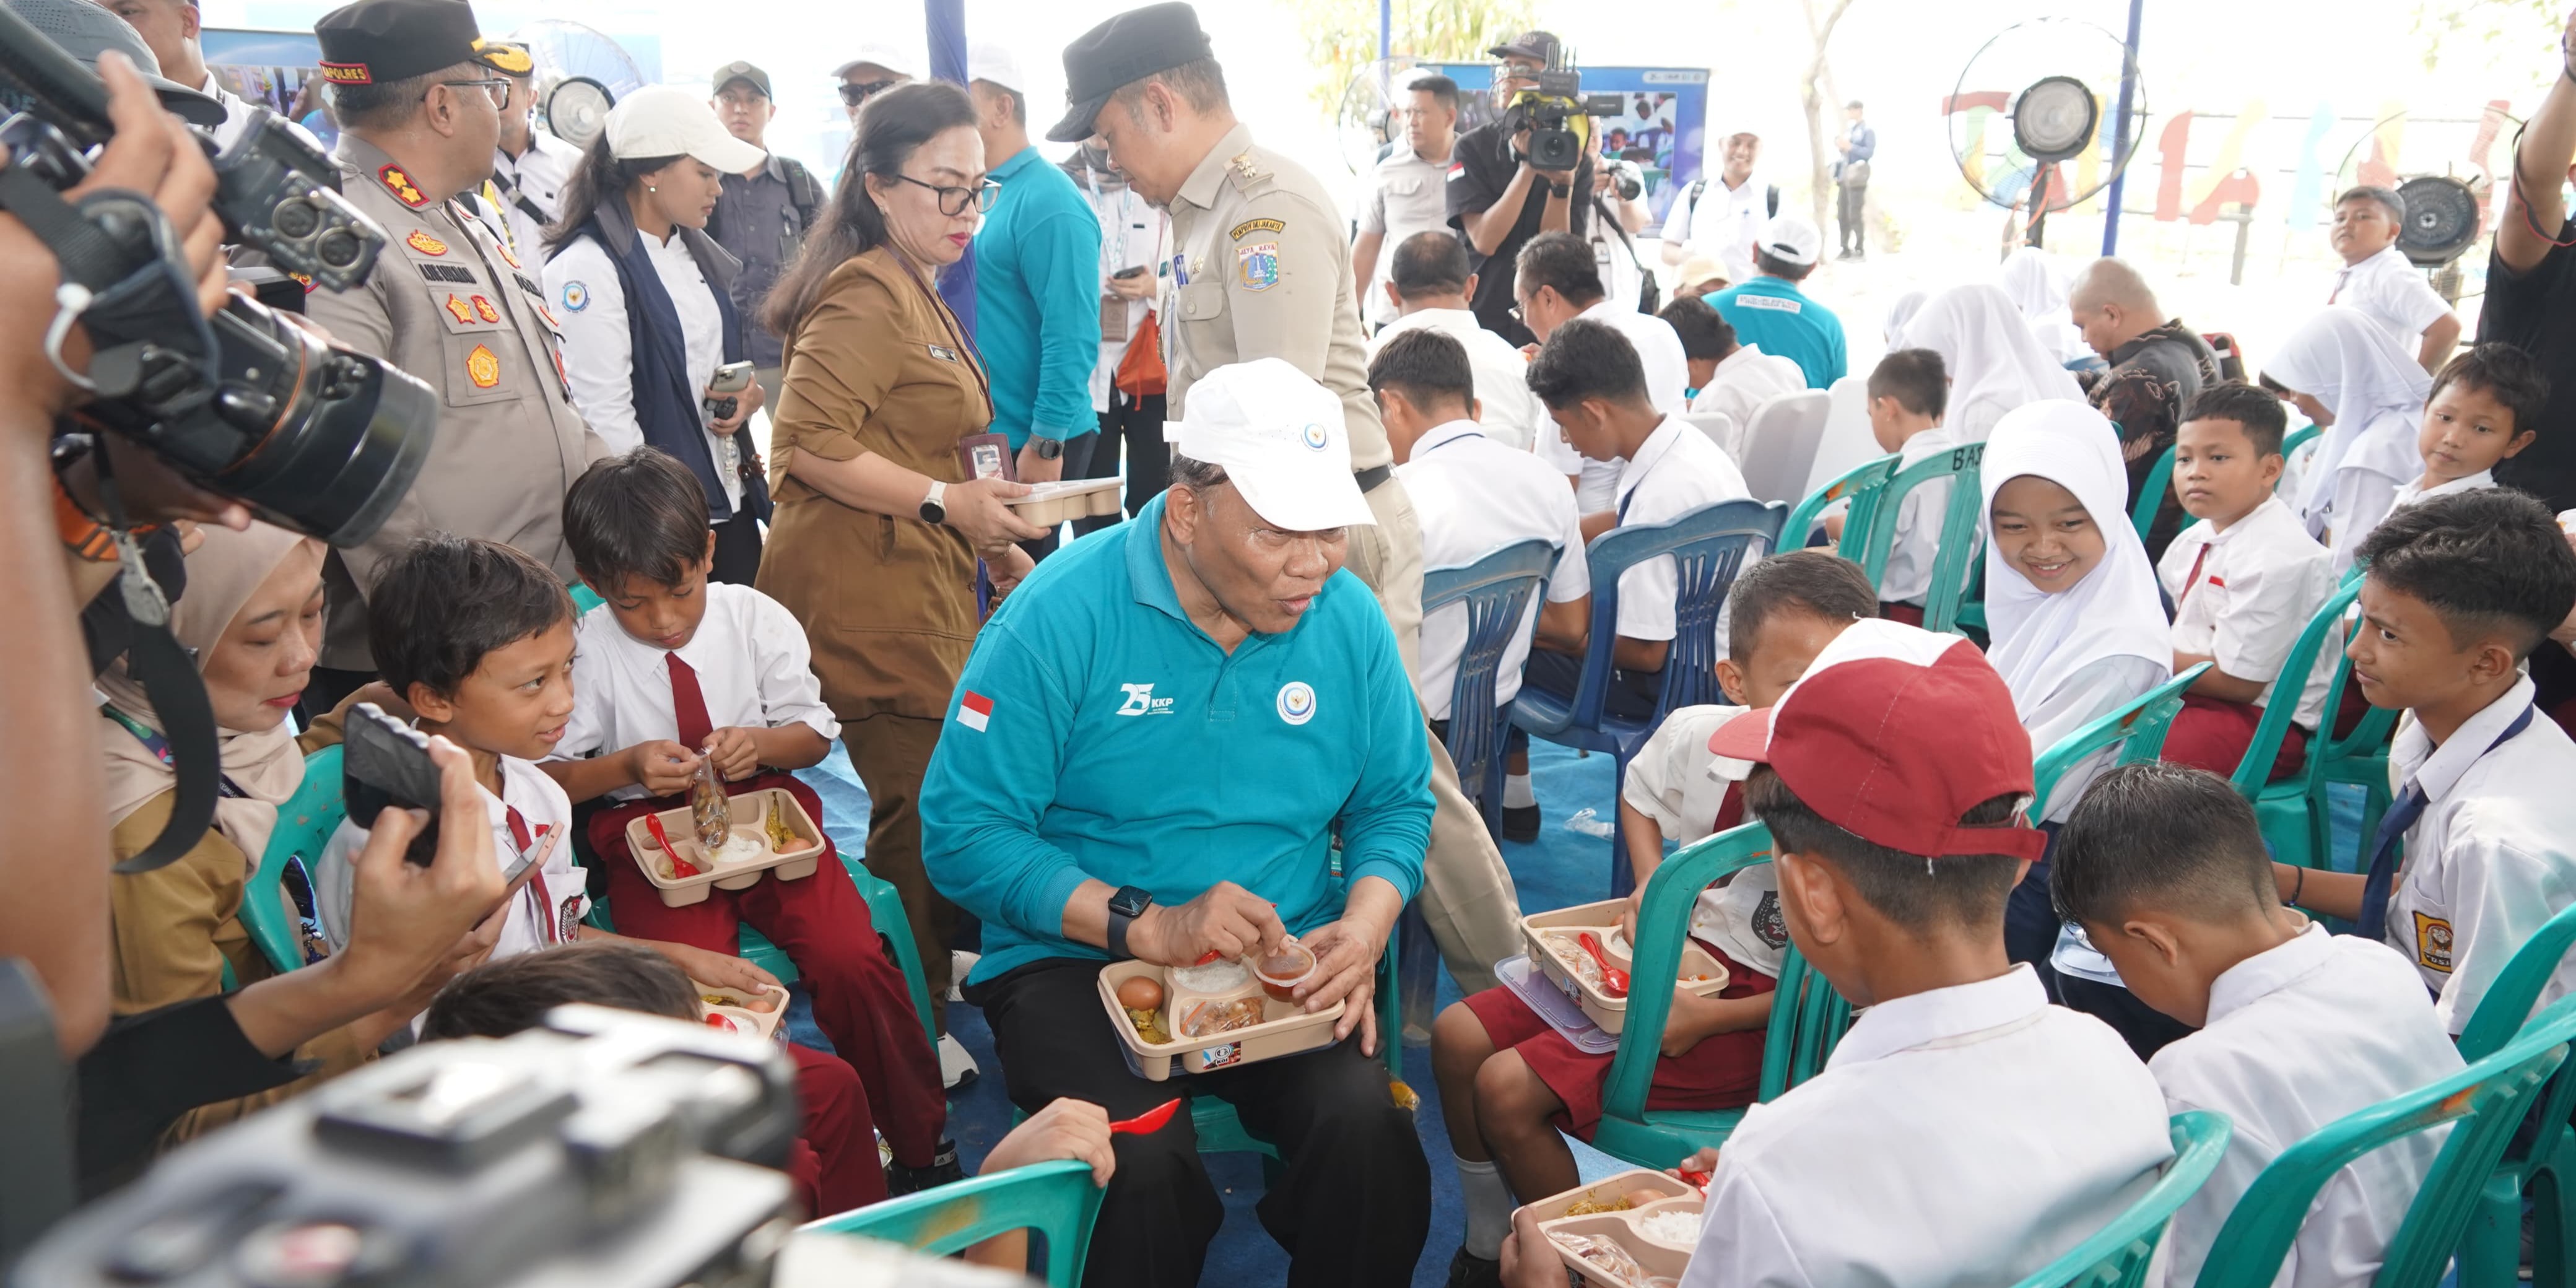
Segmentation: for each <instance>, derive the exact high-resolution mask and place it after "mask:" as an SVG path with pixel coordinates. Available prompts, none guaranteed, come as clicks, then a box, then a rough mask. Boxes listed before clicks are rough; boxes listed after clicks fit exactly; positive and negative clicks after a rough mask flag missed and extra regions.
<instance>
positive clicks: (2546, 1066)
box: [2198, 997, 2576, 1288]
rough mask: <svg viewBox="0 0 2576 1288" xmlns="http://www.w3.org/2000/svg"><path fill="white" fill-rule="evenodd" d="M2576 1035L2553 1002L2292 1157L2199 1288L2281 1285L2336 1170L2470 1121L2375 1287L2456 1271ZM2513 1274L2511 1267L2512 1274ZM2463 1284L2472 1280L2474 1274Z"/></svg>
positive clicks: (2424, 1191) (2277, 1167) (2418, 1284)
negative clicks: (2463, 1064) (2454, 1068)
mask: <svg viewBox="0 0 2576 1288" xmlns="http://www.w3.org/2000/svg"><path fill="white" fill-rule="evenodd" d="M2571 1037H2576V997H2571V998H2567V999H2564V1000H2562V1001H2560V1002H2559V1003H2558V1004H2556V1005H2554V1006H2552V1007H2550V1008H2549V1009H2548V1010H2547V1011H2545V1012H2543V1013H2542V1014H2541V1015H2540V1016H2539V1018H2537V1019H2534V1020H2533V1021H2532V1022H2531V1023H2530V1024H2528V1025H2526V1026H2524V1028H2523V1029H2522V1032H2521V1033H2520V1034H2519V1035H2517V1036H2516V1037H2515V1038H2514V1039H2513V1041H2511V1042H2509V1043H2507V1044H2505V1045H2504V1046H2503V1047H2502V1048H2501V1049H2499V1050H2497V1051H2496V1052H2495V1053H2493V1054H2491V1055H2488V1056H2486V1057H2485V1058H2483V1059H2480V1060H2478V1061H2477V1062H2475V1063H2473V1064H2471V1065H2470V1066H2469V1067H2468V1068H2467V1069H2464V1070H2462V1071H2461V1072H2459V1073H2455V1074H2453V1075H2451V1076H2450V1077H2447V1078H2444V1079H2442V1080H2441V1081H2439V1082H2435V1083H2432V1084H2430V1085H2428V1086H2424V1087H2419V1088H2417V1089H2415V1090H2413V1091H2410V1092H2407V1093H2406V1094H2405V1095H2402V1096H2398V1097H2396V1098H2394V1099H2391V1100H2385V1101H2382V1102H2380V1103H2379V1104H2377V1105H2373V1106H2371V1107H2370V1108H2368V1109H2364V1110H2362V1111H2360V1112H2359V1113H2355V1114H2348V1115H2346V1116H2344V1117H2343V1118H2341V1119H2338V1120H2336V1121H2335V1122H2333V1123H2330V1124H2328V1125H2327V1126H2326V1127H2325V1128H2324V1129H2323V1130H2321V1131H2319V1132H2317V1133H2316V1134H2315V1135H2313V1136H2310V1137H2308V1138H2307V1139H2306V1140H2303V1141H2300V1142H2299V1143H2298V1144H2296V1145H2292V1146H2291V1147H2290V1148H2288V1149H2286V1150H2283V1151H2281V1154H2280V1156H2279V1157H2277V1158H2274V1159H2273V1160H2272V1163H2271V1166H2269V1167H2266V1168H2264V1169H2263V1173H2262V1175H2260V1176H2257V1177H2255V1178H2254V1183H2253V1184H2252V1185H2251V1186H2248V1187H2247V1188H2246V1191H2245V1195H2244V1197H2243V1198H2241V1199H2238V1200H2237V1202H2236V1207H2235V1210H2234V1211H2232V1212H2230V1213H2229V1214H2228V1217H2227V1223H2226V1224H2225V1225H2223V1226H2221V1227H2219V1231H2218V1238H2217V1241H2216V1242H2214V1243H2212V1244H2211V1245H2210V1249H2209V1260H2208V1262H2207V1263H2206V1264H2204V1265H2203V1266H2202V1267H2201V1271H2200V1279H2199V1280H2198V1284H2199V1288H2263V1285H2267V1284H2269V1283H2271V1282H2272V1279H2273V1277H2274V1276H2275V1275H2277V1274H2278V1273H2279V1272H2280V1267H2281V1259H2282V1258H2283V1257H2285V1256H2287V1255H2288V1254H2289V1250H2290V1245H2291V1243H2292V1242H2294V1241H2295V1240H2297V1238H2298V1237H2299V1227H2300V1225H2301V1223H2303V1222H2304V1221H2306V1220H2307V1215H2308V1207H2309V1205H2310V1204H2312V1203H2314V1202H2316V1197H2317V1191H2318V1190H2320V1189H2323V1188H2324V1187H2325V1184H2326V1182H2328V1181H2330V1180H2332V1179H2333V1178H2334V1175H2335V1173H2336V1172H2339V1171H2341V1170H2343V1168H2344V1167H2345V1165H2347V1164H2349V1163H2351V1162H2352V1161H2353V1160H2354V1159H2356V1158H2359V1157H2361V1156H2362V1155H2364V1154H2367V1153H2369V1152H2370V1151H2372V1150H2374V1149H2377V1148H2379V1147H2380V1146H2382V1145H2386V1144H2388V1143H2389V1142H2391V1141H2395V1140H2400V1139H2403V1138H2404V1137H2407V1136H2411V1135H2414V1134H2415V1133H2417V1132H2420V1131H2426V1130H2429V1129H2431V1128H2434V1127H2438V1126H2440V1125H2441V1124H2443V1123H2447V1122H2453V1121H2459V1126H2457V1127H2454V1128H2452V1129H2451V1138H2450V1139H2449V1140H2447V1141H2444V1142H2443V1143H2442V1152H2441V1153H2440V1154H2439V1155H2438V1156H2436V1157H2435V1158H2434V1160H2433V1169H2432V1170H2431V1171H2430V1172H2428V1173H2426V1175H2425V1177H2424V1184H2423V1187H2422V1188H2421V1189H2419V1190H2417V1191H2416V1193H2415V1201H2414V1203H2413V1204H2412V1205H2410V1206H2409V1207H2408V1208H2407V1209H2406V1219H2405V1221H2404V1222H2403V1223H2401V1224H2400V1225H2399V1226H2398V1227H2397V1235H2396V1237H2395V1238H2394V1239H2391V1240H2390V1241H2389V1245H2388V1257H2387V1260H2385V1261H2383V1262H2382V1263H2381V1264H2380V1267H2379V1274H2378V1277H2377V1278H2376V1279H2374V1280H2373V1281H2372V1282H2373V1283H2375V1284H2377V1285H2378V1286H2379V1288H2432V1285H2434V1284H2436V1283H2439V1282H2440V1281H2441V1278H2442V1273H2443V1271H2444V1270H2445V1269H2447V1268H2448V1267H2449V1265H2450V1262H2451V1253H2452V1251H2453V1249H2455V1248H2457V1247H2458V1246H2459V1243H2460V1236H2461V1234H2462V1233H2463V1231H2464V1230H2465V1229H2466V1228H2467V1226H2468V1224H2469V1220H2470V1217H2471V1216H2472V1215H2473V1214H2474V1213H2476V1211H2477V1210H2478V1208H2479V1206H2480V1203H2481V1191H2482V1190H2483V1189H2484V1188H2485V1186H2486V1183H2487V1180H2488V1178H2489V1177H2490V1176H2492V1175H2494V1173H2495V1170H2496V1163H2497V1161H2498V1160H2499V1159H2501V1158H2502V1157H2503V1155H2504V1151H2505V1146H2506V1144H2507V1143H2508V1142H2509V1141H2511V1139H2512V1137H2513V1134H2514V1129H2515V1128H2516V1127H2518V1126H2519V1125H2520V1124H2521V1122H2522V1119H2523V1115H2524V1114H2525V1113H2527V1112H2528V1111H2529V1110H2530V1109H2531V1107H2532V1104H2533V1103H2534V1102H2535V1101H2537V1100H2538V1099H2539V1097H2540V1094H2541V1090H2542V1087H2543V1086H2544V1085H2545V1084H2546V1083H2547V1082H2548V1079H2549V1076H2550V1075H2551V1074H2552V1073H2554V1072H2556V1071H2557V1069H2558V1067H2559V1065H2560V1064H2561V1063H2562V1062H2564V1061H2565V1060H2566V1058H2567V1043H2568V1040H2569V1039H2570V1038H2571ZM2506 1273H2507V1274H2508V1275H2510V1274H2511V1273H2512V1272H2511V1270H2510V1269H2509V1268H2508V1270H2507V1271H2506ZM2461 1282H2463V1283H2467V1282H2468V1278H2467V1276H2466V1275H2465V1274H2464V1275H2463V1276H2462V1280H2461Z"/></svg>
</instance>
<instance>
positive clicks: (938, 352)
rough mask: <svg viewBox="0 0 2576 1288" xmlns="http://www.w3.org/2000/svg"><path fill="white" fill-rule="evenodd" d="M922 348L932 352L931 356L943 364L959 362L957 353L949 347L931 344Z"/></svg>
mask: <svg viewBox="0 0 2576 1288" xmlns="http://www.w3.org/2000/svg"><path fill="white" fill-rule="evenodd" d="M922 347H923V348H926V349H928V350H930V356H931V357H934V358H937V359H939V360H940V361H941V362H955V361H957V351H956V350H955V349H951V348H949V347H947V346H946V345H940V344H931V345H924V346H922Z"/></svg>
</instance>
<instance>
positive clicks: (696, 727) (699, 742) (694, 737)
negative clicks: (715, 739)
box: [666, 653, 716, 751]
mask: <svg viewBox="0 0 2576 1288" xmlns="http://www.w3.org/2000/svg"><path fill="white" fill-rule="evenodd" d="M666 656H667V657H669V658H670V661H671V714H672V716H674V717H675V718H677V719H678V721H679V724H680V745H681V746H683V747H686V748H688V749H689V750H691V751H703V750H705V748H706V745H707V736H708V735H709V734H712V733H714V732H715V731H716V730H715V722H713V721H711V720H709V719H707V695H706V694H704V693H701V692H699V691H698V672H697V669H696V668H694V667H692V666H690V665H689V664H688V663H686V662H683V661H681V660H680V655H679V654H677V653H671V654H667V655H666Z"/></svg>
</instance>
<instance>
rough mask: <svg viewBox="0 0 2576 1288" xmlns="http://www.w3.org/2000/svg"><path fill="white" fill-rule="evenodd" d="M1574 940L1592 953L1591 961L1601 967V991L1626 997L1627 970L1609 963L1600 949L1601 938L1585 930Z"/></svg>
mask: <svg viewBox="0 0 2576 1288" xmlns="http://www.w3.org/2000/svg"><path fill="white" fill-rule="evenodd" d="M1574 942H1576V943H1578V944H1581V945H1583V951H1585V952H1587V953H1590V954H1592V961H1593V963H1594V964H1595V965H1598V966H1599V967H1600V968H1601V991H1602V992H1604V993H1608V994H1609V995H1610V996H1612V997H1626V996H1627V995H1628V972H1626V971H1624V970H1621V969H1619V968H1618V967H1616V966H1613V965H1611V964H1610V958H1609V956H1608V955H1607V954H1605V953H1603V952H1602V951H1601V940H1600V939H1599V938H1598V937H1596V936H1595V935H1594V934H1593V933H1592V932H1591V931H1589V930H1587V931H1584V932H1583V933H1582V934H1581V935H1580V936H1577V937H1576V939H1575V941H1574Z"/></svg>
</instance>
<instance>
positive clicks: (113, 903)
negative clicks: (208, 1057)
mask: <svg viewBox="0 0 2576 1288" xmlns="http://www.w3.org/2000/svg"><path fill="white" fill-rule="evenodd" d="M202 531H203V533H204V537H205V543H204V544H203V545H201V546H199V547H198V548H197V549H196V550H195V551H194V552H193V553H191V554H189V555H188V557H187V561H188V590H187V593H186V594H185V595H182V596H181V597H180V598H179V601H178V602H177V603H176V604H173V605H172V606H171V609H170V632H171V634H173V635H174V636H176V637H177V638H178V641H179V643H180V645H181V646H182V647H184V648H186V649H188V650H189V651H190V652H191V653H192V654H194V655H195V657H196V659H197V669H198V672H199V674H200V676H201V677H202V678H203V679H204V681H205V686H206V697H207V699H208V702H209V704H210V705H212V706H213V708H214V715H215V726H216V745H217V747H218V749H219V751H220V755H221V758H222V764H223V776H224V782H225V784H226V786H225V789H224V795H223V797H222V798H221V799H219V800H218V801H217V802H216V803H215V821H214V826H212V827H210V828H208V829H207V831H206V834H205V835H204V836H203V837H200V838H199V839H198V841H197V844H196V847H195V848H193V849H191V850H189V851H188V852H187V853H186V854H184V855H182V856H180V857H179V858H178V860H176V861H175V862H173V863H171V864H170V865H169V866H167V867H164V868H160V869H157V870H155V871H152V872H146V873H139V874H136V875H133V876H116V877H113V878H111V879H110V884H109V892H108V902H109V909H110V912H111V914H112V917H113V924H112V927H111V934H112V942H113V944H114V950H115V959H114V961H113V963H112V971H113V980H112V985H113V988H114V997H115V1006H116V1011H117V1013H118V1014H120V1015H130V1014H134V1013H136V1012H140V1011H148V1010H152V1009H155V1008H157V1007H162V1006H167V1005H169V1004H171V1003H174V1002H180V1001H185V1000H188V999H190V998H198V997H211V996H214V995H216V994H218V993H221V992H222V991H223V988H224V979H223V977H224V968H225V967H226V966H227V965H229V966H230V967H231V968H232V972H233V977H234V979H235V980H236V981H238V982H239V983H242V984H250V983H253V982H255V981H258V980H261V979H266V978H268V977H269V976H270V975H272V974H274V973H275V972H274V971H273V970H272V969H271V968H270V966H269V963H268V959H267V958H266V957H264V956H262V955H261V954H260V951H259V949H258V948H257V946H255V945H253V944H252V943H251V942H250V937H249V932H248V931H246V930H245V929H244V928H243V926H242V922H241V906H242V894H243V885H244V883H245V882H246V881H247V879H248V878H249V876H250V874H251V872H252V871H253V870H255V869H256V868H257V866H258V864H259V860H260V856H261V854H262V852H263V851H265V850H266V849H267V848H268V838H269V833H270V832H271V831H273V830H274V829H275V828H276V826H277V809H278V806H279V805H281V804H283V803H285V801H286V799H287V798H288V797H290V796H292V795H294V793H295V789H296V787H297V786H299V785H300V784H301V783H302V782H303V781H304V755H305V752H306V751H307V750H309V749H310V748H309V747H308V746H307V745H305V744H306V743H310V744H311V746H312V747H319V746H324V745H328V744H329V743H331V742H335V741H337V737H336V728H334V729H328V730H325V729H317V730H315V731H313V732H309V733H307V734H306V735H305V736H304V739H303V740H301V741H299V739H298V738H297V737H296V736H295V735H294V734H293V733H290V732H289V731H288V730H287V728H286V716H287V712H288V711H289V710H290V709H291V708H293V707H294V705H295V703H296V699H297V698H298V697H300V696H301V695H302V693H303V691H304V687H305V683H306V681H307V680H308V679H309V678H310V676H311V674H312V670H313V662H314V658H315V655H316V652H317V650H318V649H319V648H320V647H321V642H322V555H323V546H322V543H321V542H319V541H316V540H313V539H312V538H310V537H306V536H302V535H299V534H297V533H293V532H289V531H287V530H285V529H283V528H276V527H271V526H269V525H267V524H264V523H254V524H252V525H251V526H250V528H249V530H247V531H243V532H234V531H231V530H229V529H225V528H219V527H213V526H209V527H206V528H204V529H203V530H202ZM98 687H99V690H100V691H101V692H102V693H104V694H106V695H107V705H106V706H103V707H101V708H100V709H99V742H100V743H101V745H102V746H103V748H104V749H105V751H106V754H107V805H108V822H109V826H110V828H111V829H112V830H111V833H110V839H111V843H112V848H113V850H114V853H115V858H116V860H117V861H120V862H121V861H123V860H124V859H126V858H129V857H131V856H133V855H135V854H137V853H139V852H141V851H142V849H143V848H144V847H145V846H147V845H149V844H151V843H152V839H153V838H154V837H155V836H157V835H159V834H160V831H161V825H162V823H163V822H164V821H165V820H166V819H168V818H169V816H170V806H171V797H172V794H173V793H174V792H175V791H176V790H177V782H178V780H177V776H176V774H175V772H174V771H173V770H172V769H171V767H170V766H169V765H168V764H165V763H164V762H163V760H162V756H163V754H164V753H165V752H166V751H167V748H168V744H167V742H166V741H165V740H164V739H163V738H162V732H161V723H160V717H159V716H158V715H157V714H156V713H155V712H154V711H153V709H152V702H151V699H150V698H149V697H147V696H146V695H145V694H144V692H143V686H142V685H141V684H139V683H138V682H136V681H135V680H134V679H133V678H132V677H131V676H129V675H128V674H127V673H126V671H125V667H124V664H123V663H122V662H119V663H118V664H116V665H115V666H113V667H111V668H109V669H108V670H107V671H106V672H105V673H103V674H102V675H100V676H99V679H98ZM393 1027H394V1026H393V1023H392V1022H390V1021H384V1022H379V1020H378V1017H375V1016H370V1017H368V1019H366V1020H361V1021H359V1022H358V1023H355V1024H351V1025H348V1026H346V1027H344V1028H341V1029H336V1030H333V1031H332V1032H329V1033H326V1034H324V1035H323V1036H321V1037H319V1038H316V1039H314V1040H313V1041H311V1042H308V1043H306V1044H304V1046H303V1047H302V1048H300V1049H298V1050H297V1052H296V1053H295V1054H296V1058H297V1059H299V1060H310V1061H315V1062H317V1063H318V1064H319V1065H320V1068H319V1070H318V1071H317V1072H316V1074H315V1076H314V1077H313V1078H306V1079H302V1080H298V1081H296V1082H293V1083H289V1084H287V1085H286V1086H283V1087H279V1088H276V1089H275V1090H272V1091H268V1092H263V1093H261V1094H259V1095H256V1096H250V1097H245V1098H243V1099H239V1100H228V1101H220V1102H217V1103H214V1104H210V1105H205V1106H201V1107H199V1108H197V1109H194V1110H191V1111H189V1112H188V1113H187V1114H184V1115H182V1116H181V1117H180V1118H179V1120H178V1122H177V1124H176V1126H175V1128H174V1131H173V1134H172V1139H185V1138H187V1137H189V1136H193V1135H196V1134H199V1133H201V1132H204V1131H207V1130H211V1129H212V1128H214V1127H217V1126H220V1125H222V1124H224V1123H226V1122H229V1121H231V1120H232V1119H234V1118H237V1117H239V1116H241V1115H242V1114H244V1113H247V1112H249V1111H250V1110H253V1109H257V1108H260V1107H262V1106H264V1105H268V1104H271V1103H274V1102H275V1101H278V1100H281V1099H284V1098H286V1097H287V1096H289V1095H293V1094H295V1093H297V1092H299V1091H302V1090H305V1089H306V1088H308V1087H310V1086H311V1085H312V1082H313V1081H314V1080H315V1078H319V1077H328V1076H331V1075H332V1074H335V1073H339V1072H343V1071H345V1070H348V1069H350V1068H354V1067H355V1066H357V1065H358V1064H360V1063H362V1062H364V1061H365V1060H367V1059H368V1058H369V1057H370V1055H371V1053H372V1052H373V1050H374V1048H375V1046H376V1044H377V1043H379V1042H381V1041H383V1040H384V1038H385V1037H386V1035H387V1034H389V1033H390V1032H391V1031H392V1029H393Z"/></svg>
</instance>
